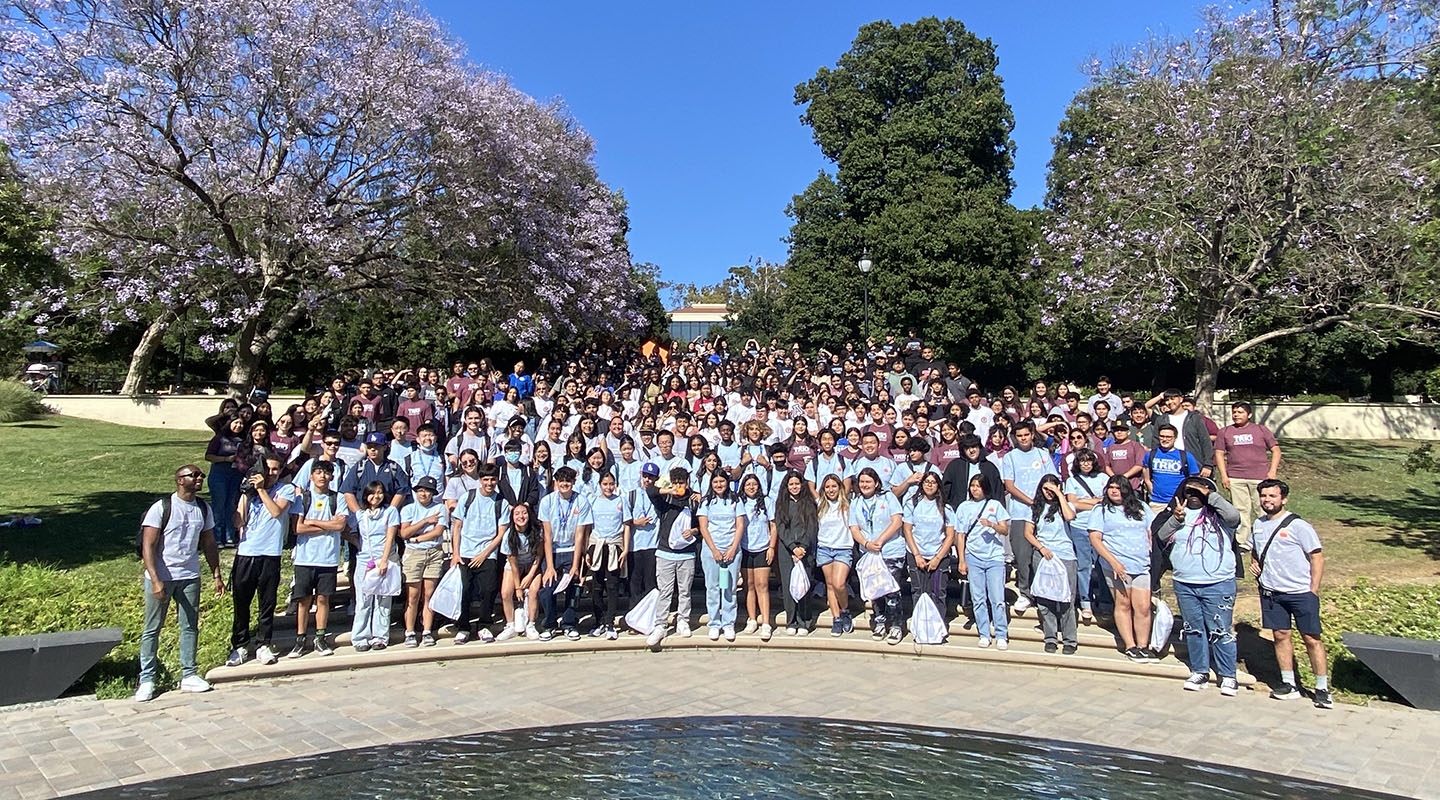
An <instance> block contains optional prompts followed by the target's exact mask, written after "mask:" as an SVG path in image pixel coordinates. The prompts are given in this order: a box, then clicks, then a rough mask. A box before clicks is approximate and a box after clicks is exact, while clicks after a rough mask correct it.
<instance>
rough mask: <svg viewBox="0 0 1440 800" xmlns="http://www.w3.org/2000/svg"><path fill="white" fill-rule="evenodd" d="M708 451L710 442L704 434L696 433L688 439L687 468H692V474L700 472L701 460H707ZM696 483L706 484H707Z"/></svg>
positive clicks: (686, 447)
mask: <svg viewBox="0 0 1440 800" xmlns="http://www.w3.org/2000/svg"><path fill="white" fill-rule="evenodd" d="M677 436H678V433H677ZM708 452H710V443H709V442H707V441H705V437H704V436H701V435H699V434H696V435H694V436H691V437H690V438H689V439H688V440H687V441H686V445H685V468H686V469H688V470H690V474H691V475H698V474H700V462H702V461H704V460H705V454H706V453H708ZM696 485H698V486H704V485H705V484H703V483H700V484H696Z"/></svg>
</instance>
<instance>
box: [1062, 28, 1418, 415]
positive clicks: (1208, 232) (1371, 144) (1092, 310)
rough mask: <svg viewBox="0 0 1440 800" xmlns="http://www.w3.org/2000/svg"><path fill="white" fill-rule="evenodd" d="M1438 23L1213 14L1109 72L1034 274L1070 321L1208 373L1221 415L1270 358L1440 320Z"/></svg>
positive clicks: (1207, 387)
mask: <svg viewBox="0 0 1440 800" xmlns="http://www.w3.org/2000/svg"><path fill="white" fill-rule="evenodd" d="M1431 11H1433V9H1432V8H1430V7H1429V4H1424V3H1414V2H1403V1H1401V0H1386V1H1385V2H1361V1H1359V0H1340V2H1315V1H1314V0H1273V1H1272V2H1270V3H1268V4H1265V5H1264V6H1263V7H1262V8H1259V9H1257V10H1255V11H1253V12H1252V13H1245V14H1241V15H1239V16H1227V15H1226V14H1225V13H1223V12H1221V11H1220V10H1218V9H1212V10H1210V11H1207V12H1206V13H1205V15H1204V23H1203V25H1202V26H1201V28H1200V29H1199V30H1198V31H1196V32H1195V34H1194V35H1192V36H1190V37H1189V38H1185V39H1157V40H1153V41H1150V42H1148V43H1146V44H1144V45H1141V46H1139V47H1137V48H1136V49H1135V50H1134V51H1133V52H1131V53H1129V54H1127V55H1126V56H1123V57H1119V58H1117V59H1115V60H1114V61H1113V62H1112V63H1109V64H1104V63H1101V62H1098V61H1097V62H1095V64H1094V65H1093V68H1094V69H1093V74H1092V78H1091V81H1090V85H1089V86H1087V87H1086V88H1085V89H1084V90H1083V91H1082V92H1081V94H1080V95H1079V96H1077V99H1076V102H1075V104H1074V105H1072V107H1071V110H1070V114H1069V116H1068V118H1067V122H1066V124H1063V125H1062V127H1061V135H1060V136H1058V137H1057V139H1056V155H1055V161H1054V162H1052V165H1051V191H1050V195H1049V197H1048V198H1047V206H1048V208H1049V211H1050V212H1051V216H1050V221H1049V223H1048V224H1047V226H1046V229H1045V242H1044V244H1043V245H1042V246H1041V247H1040V252H1039V254H1038V256H1037V261H1036V264H1035V266H1037V267H1040V268H1042V269H1043V270H1044V272H1045V274H1046V276H1047V285H1048V286H1049V287H1050V289H1051V292H1052V295H1053V299H1054V301H1055V303H1056V304H1057V306H1058V308H1059V309H1060V311H1061V313H1066V314H1071V315H1076V317H1078V318H1081V319H1085V320H1088V322H1087V324H1089V325H1091V326H1099V328H1100V329H1102V330H1104V331H1105V332H1106V333H1107V334H1108V336H1109V338H1110V340H1111V341H1113V342H1114V343H1115V344H1117V345H1121V346H1139V347H1146V346H1148V347H1151V348H1153V347H1155V346H1157V345H1158V346H1160V347H1163V348H1166V349H1168V350H1170V351H1171V352H1174V353H1176V354H1180V355H1184V356H1190V355H1193V356H1194V360H1195V392H1196V394H1197V395H1198V397H1199V399H1200V400H1201V402H1202V403H1208V402H1209V399H1210V396H1211V394H1212V392H1213V390H1214V389H1215V386H1216V381H1217V378H1218V376H1219V374H1220V372H1221V370H1222V369H1224V368H1225V367H1226V365H1227V364H1229V363H1231V362H1232V361H1233V360H1234V359H1235V358H1236V357H1238V356H1240V355H1241V354H1243V353H1245V352H1247V351H1249V350H1251V349H1253V348H1255V347H1257V346H1259V345H1262V344H1264V343H1266V342H1270V341H1274V340H1276V339H1279V338H1281V337H1285V336H1290V335H1294V334H1299V333H1304V332H1309V331H1318V330H1323V329H1325V328H1328V327H1331V326H1335V325H1353V326H1357V327H1360V328H1363V329H1365V330H1367V331H1370V332H1373V333H1374V334H1375V335H1377V336H1382V337H1384V336H1393V335H1413V333H1414V331H1413V330H1412V329H1411V328H1410V327H1409V326H1404V327H1402V326H1401V325H1400V324H1397V323H1399V322H1402V321H1406V320H1408V321H1410V322H1413V321H1414V320H1417V319H1419V320H1423V321H1433V320H1440V298H1437V296H1436V291H1435V288H1434V286H1433V285H1428V286H1427V285H1426V283H1428V281H1426V280H1425V279H1424V277H1423V276H1424V275H1426V274H1427V265H1426V260H1425V257H1424V255H1423V254H1422V253H1420V252H1419V251H1418V250H1417V248H1415V247H1414V246H1413V245H1414V241H1415V239H1414V234H1415V230H1416V228H1417V226H1418V225H1420V224H1422V223H1423V222H1425V221H1426V220H1427V219H1428V218H1429V214H1430V209H1429V208H1428V207H1427V205H1426V203H1425V197H1426V195H1425V193H1424V192H1422V191H1421V190H1422V189H1423V188H1424V187H1425V186H1426V180H1427V179H1426V176H1425V171H1424V169H1423V168H1422V166H1421V165H1422V164H1423V163H1424V162H1425V161H1428V160H1429V159H1430V158H1432V156H1430V155H1428V154H1427V153H1426V151H1427V149H1428V148H1430V147H1432V146H1433V145H1434V144H1435V142H1434V141H1433V138H1434V137H1433V136H1432V135H1430V134H1431V133H1433V130H1431V131H1430V132H1428V133H1427V131H1426V128H1425V126H1424V125H1422V124H1421V120H1422V119H1423V116H1424V115H1423V114H1422V113H1420V110H1419V109H1418V108H1417V107H1416V106H1417V104H1416V102H1415V100H1414V95H1413V93H1412V92H1410V91H1409V87H1410V86H1411V84H1412V83H1413V81H1414V80H1415V79H1416V78H1417V77H1419V76H1420V75H1422V74H1423V71H1424V70H1423V64H1424V61H1425V59H1426V58H1427V56H1428V55H1429V54H1431V53H1433V52H1434V39H1433V33H1434V31H1433V27H1432V26H1433V17H1432V16H1431Z"/></svg>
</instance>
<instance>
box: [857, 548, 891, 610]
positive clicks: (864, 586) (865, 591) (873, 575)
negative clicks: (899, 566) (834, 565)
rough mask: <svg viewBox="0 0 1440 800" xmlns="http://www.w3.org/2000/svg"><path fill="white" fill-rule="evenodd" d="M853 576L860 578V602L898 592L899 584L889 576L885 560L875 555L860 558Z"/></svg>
mask: <svg viewBox="0 0 1440 800" xmlns="http://www.w3.org/2000/svg"><path fill="white" fill-rule="evenodd" d="M855 574H856V575H858V576H859V578H860V598H861V599H862V600H874V599H875V598H877V597H884V596H885V595H887V594H894V593H895V592H898V591H900V584H898V583H896V582H895V576H894V575H891V574H890V568H889V567H887V566H885V559H883V558H881V557H880V556H879V555H878V554H876V553H866V554H865V555H863V556H860V561H859V563H857V564H856V565H855Z"/></svg>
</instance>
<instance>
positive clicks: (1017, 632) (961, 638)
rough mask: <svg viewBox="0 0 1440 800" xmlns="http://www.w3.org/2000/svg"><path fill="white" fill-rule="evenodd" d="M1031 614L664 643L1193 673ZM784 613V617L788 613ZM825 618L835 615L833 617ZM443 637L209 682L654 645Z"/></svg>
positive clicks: (637, 640) (1179, 676)
mask: <svg viewBox="0 0 1440 800" xmlns="http://www.w3.org/2000/svg"><path fill="white" fill-rule="evenodd" d="M1027 614H1028V615H1029V616H1027V617H1020V618H1016V619H1014V620H1012V622H1011V635H1010V649H1009V650H1006V651H1000V650H996V649H995V648H994V646H993V645H992V646H991V647H990V648H988V649H983V650H982V649H980V648H979V647H977V646H976V643H975V642H976V638H977V637H976V634H975V632H974V631H973V630H968V631H967V630H965V628H964V623H965V618H963V617H962V618H960V619H959V620H957V621H956V622H954V623H952V624H951V626H950V629H951V638H950V639H949V641H948V642H947V643H946V644H943V645H917V644H915V643H914V641H913V640H912V639H911V638H910V636H909V635H908V634H907V635H906V638H905V639H904V641H903V642H901V643H900V644H896V645H890V644H887V643H885V642H877V641H875V640H873V639H871V638H870V636H869V635H868V630H869V618H868V615H861V616H860V617H858V618H856V619H855V623H856V630H855V632H854V633H851V634H847V635H845V636H840V637H832V636H830V634H829V624H828V622H824V623H823V624H822V625H821V626H820V627H819V628H818V629H817V631H816V632H813V633H811V634H810V635H809V636H804V637H796V636H791V635H789V634H788V633H785V632H777V634H776V635H775V636H774V637H773V638H771V640H770V641H769V642H764V641H761V639H760V637H759V636H758V635H745V634H743V633H741V634H739V635H738V636H737V637H736V639H735V641H734V642H727V641H725V640H724V638H723V637H722V638H721V639H720V640H719V641H716V642H712V641H710V640H709V638H708V637H707V636H706V630H705V625H704V623H703V622H699V623H698V624H696V625H695V633H694V635H693V636H691V637H690V638H681V637H679V636H676V635H674V634H671V635H670V636H667V637H666V638H665V640H664V643H663V644H662V646H661V651H662V653H663V652H664V651H666V650H675V649H688V650H700V649H716V650H759V649H774V650H797V651H836V652H850V653H870V654H874V655H879V656H886V655H889V656H904V657H917V656H918V657H922V658H940V659H947V660H953V661H957V662H959V661H987V662H1005V663H1013V664H1018V665H1025V666H1031V667H1042V668H1052V669H1078V670H1089V671H1094V672H1102V673H1111V674H1120V675H1131V676H1135V677H1142V678H1163V679H1166V680H1173V681H1176V682H1177V683H1178V682H1180V681H1183V680H1184V679H1185V677H1186V676H1187V675H1188V674H1189V670H1188V669H1187V668H1186V667H1185V665H1184V664H1183V663H1182V662H1181V661H1180V660H1178V659H1177V658H1175V656H1174V655H1173V654H1167V656H1166V657H1165V658H1164V659H1163V660H1162V661H1160V662H1159V663H1154V664H1136V663H1133V662H1131V661H1130V660H1128V659H1127V658H1125V657H1124V656H1123V655H1121V654H1120V653H1119V652H1118V651H1117V650H1116V647H1115V644H1114V638H1113V636H1112V635H1111V634H1110V633H1109V632H1108V631H1106V630H1105V629H1103V628H1098V627H1095V628H1082V629H1081V632H1080V635H1079V637H1078V638H1079V644H1080V650H1079V652H1077V653H1075V654H1074V655H1069V656H1067V655H1063V654H1059V653H1053V654H1052V653H1046V652H1044V643H1043V637H1042V636H1041V634H1040V632H1039V631H1038V630H1034V629H1033V625H1034V616H1033V612H1027ZM781 616H782V617H783V614H782V615H781ZM825 616H826V617H828V614H827V615H825ZM702 619H703V617H702ZM439 634H440V637H441V641H440V644H439V645H437V646H435V647H419V648H413V649H411V648H405V647H401V646H398V644H399V642H401V641H402V638H403V634H401V633H400V631H398V630H397V629H392V630H391V641H392V643H393V644H392V646H391V647H389V648H387V649H386V650H383V651H379V652H376V651H373V650H372V651H369V652H365V653H357V652H355V651H354V650H353V649H352V648H350V647H349V639H350V635H349V633H348V632H346V633H342V634H340V635H339V636H337V637H336V639H337V642H336V645H337V647H336V651H335V654H334V655H331V656H323V657H322V656H317V655H315V654H314V653H306V654H305V655H304V656H303V657H301V658H298V659H289V658H283V657H282V658H281V659H280V662H279V663H278V664H274V665H272V666H263V665H260V664H259V663H257V662H255V661H251V662H248V663H246V664H244V665H241V666H239V667H223V666H222V667H216V668H215V669H212V670H210V672H209V673H208V674H207V675H206V679H207V680H209V681H211V682H212V683H230V682H235V681H245V680H264V679H272V678H280V677H287V676H297V675H310V674H316V673H322V672H334V671H340V670H351V669H363V668H366V667H381V666H395V665H403V664H414V663H420V662H431V661H449V660H455V659H471V658H499V657H504V656H510V655H538V654H544V655H563V654H575V653H604V652H621V651H637V650H645V649H647V647H646V644H645V638H644V637H642V636H638V635H633V634H621V636H620V638H619V639H618V640H616V641H608V640H606V639H603V638H591V637H589V636H585V637H583V638H581V639H580V640H579V641H575V642H572V641H569V640H567V639H565V638H564V637H557V638H555V639H553V640H551V641H549V642H541V641H530V640H528V639H525V638H523V637H522V638H518V639H511V640H509V641H506V642H494V643H490V644H485V643H482V642H478V641H471V642H470V643H468V644H465V645H455V644H454V643H453V641H452V640H451V637H452V636H453V633H452V632H451V631H450V630H447V629H442V630H441V631H440V632H439ZM287 649H288V648H283V649H282V650H281V652H285V650H287ZM1238 677H1239V682H1240V684H1241V685H1242V686H1252V685H1254V683H1255V679H1254V678H1253V677H1252V676H1250V675H1248V674H1245V673H1241V674H1240V675H1239V676H1238Z"/></svg>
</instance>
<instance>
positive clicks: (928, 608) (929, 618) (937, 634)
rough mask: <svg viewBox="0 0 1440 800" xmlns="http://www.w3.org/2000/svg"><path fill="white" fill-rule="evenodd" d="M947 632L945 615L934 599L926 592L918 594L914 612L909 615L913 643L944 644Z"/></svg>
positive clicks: (948, 631)
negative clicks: (918, 597)
mask: <svg viewBox="0 0 1440 800" xmlns="http://www.w3.org/2000/svg"><path fill="white" fill-rule="evenodd" d="M949 633H950V630H949V628H948V627H947V626H946V625H945V617H944V615H942V614H941V613H940V609H939V607H938V606H936V605H935V601H934V600H932V599H930V595H928V594H922V595H920V599H919V601H917V602H916V603H915V613H914V614H913V615H911V617H910V635H911V637H913V638H914V640H915V644H944V643H945V636H946V635H947V634H949Z"/></svg>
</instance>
